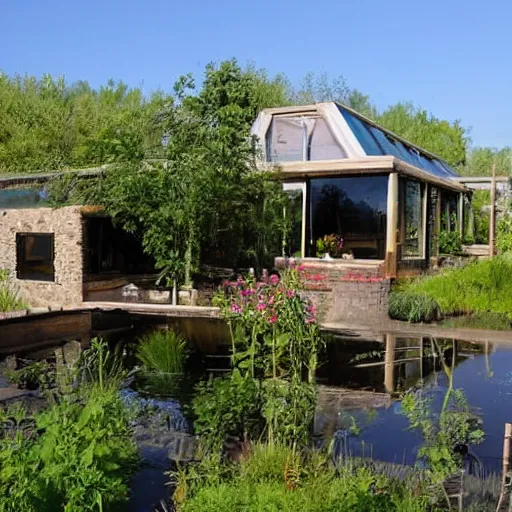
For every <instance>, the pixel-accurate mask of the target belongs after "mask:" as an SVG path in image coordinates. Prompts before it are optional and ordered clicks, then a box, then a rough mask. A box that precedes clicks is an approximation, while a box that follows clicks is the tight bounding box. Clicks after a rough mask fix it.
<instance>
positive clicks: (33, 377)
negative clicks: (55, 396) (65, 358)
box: [4, 361, 55, 391]
mask: <svg viewBox="0 0 512 512" xmlns="http://www.w3.org/2000/svg"><path fill="white" fill-rule="evenodd" d="M4 374H5V376H6V377H7V379H8V380H9V382H11V383H13V384H16V385H17V386H18V387H19V388H28V389H36V388H39V389H40V390H41V391H46V390H48V389H50V388H51V387H53V386H54V385H55V369H54V368H52V367H50V365H49V364H48V363H46V362H45V361H32V362H27V364H25V365H24V366H22V367H21V368H19V369H17V370H9V369H7V370H5V372H4Z"/></svg>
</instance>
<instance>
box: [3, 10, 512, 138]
mask: <svg viewBox="0 0 512 512" xmlns="http://www.w3.org/2000/svg"><path fill="white" fill-rule="evenodd" d="M511 19H512V1H511V0H487V1H486V2H483V1H482V0H464V1H462V0H422V1H418V0H357V1H355V0H354V1H346V0H315V1H306V0H258V1H248V0H237V1H236V0H210V1H207V0H188V1H180V2H176V1H174V0H167V1H164V0H145V1H137V0H123V1H120V0H103V1H100V0H87V1H84V0H0V69H1V70H3V71H4V72H5V73H7V74H15V73H20V74H25V73H28V74H30V75H36V76H40V75H41V74H43V73H51V74H52V75H64V76H65V77H66V79H67V80H69V81H71V82H74V81H77V80H87V81H89V82H90V83H91V84H92V85H93V86H99V85H101V84H103V83H105V82H106V81H107V80H108V79H109V78H114V79H120V80H123V81H124V82H126V83H128V84H129V85H132V86H142V87H143V88H144V90H145V91H147V92H150V91H152V90H155V89H158V88H162V89H164V90H171V88H172V84H173V83H174V80H175V79H176V78H177V77H178V76H180V75H182V74H185V73H188V72H192V73H194V74H195V75H197V76H198V77H200V76H201V74H202V71H203V70H204V67H205V65H206V64H208V63H209V62H212V61H213V62H218V61H220V60H224V59H229V58H232V57H236V58H237V59H238V60H239V62H240V63H242V64H245V63H248V62H251V63H254V64H255V65H256V66H257V67H260V68H265V69H267V70H268V72H269V73H270V74H275V73H279V72H283V73H285V74H286V75H287V76H288V77H289V78H290V80H291V81H292V83H294V84H295V85H298V84H299V83H300V81H301V78H303V77H304V75H305V74H306V73H308V72H315V73H318V74H320V73H328V74H329V75H330V76H331V77H333V78H334V77H338V76H340V75H342V76H343V77H344V78H345V79H346V80H347V83H348V85H349V86H350V87H353V88H357V89H359V90H360V91H362V92H364V93H365V94H368V95H369V96H370V97H371V99H372V101H373V102H374V103H375V104H376V105H377V107H378V108H379V109H384V108H385V107H387V106H388V105H391V104H393V103H396V102H398V101H413V102H414V103H415V104H416V105H418V106H421V107H423V108H425V109H426V110H428V111H429V112H431V113H432V114H434V115H435V116H437V117H440V118H444V119H449V120H451V121H453V120H456V119H458V120H460V121H461V122H462V124H463V126H465V127H468V128H470V129H471V131H470V135H471V138H472V140H473V144H474V145H484V146H495V147H502V146H506V145H512V124H511V123H510V119H512V101H511V98H510V96H511V82H512V65H511V64H510V50H511V49H512V30H511V28H510V27H511V25H510V20H511ZM0 122H1V120H0Z"/></svg>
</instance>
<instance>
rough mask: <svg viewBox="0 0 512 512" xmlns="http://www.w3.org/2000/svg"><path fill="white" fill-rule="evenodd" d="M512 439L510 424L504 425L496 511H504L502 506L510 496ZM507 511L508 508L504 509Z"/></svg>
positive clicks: (511, 426) (511, 424) (511, 425)
mask: <svg viewBox="0 0 512 512" xmlns="http://www.w3.org/2000/svg"><path fill="white" fill-rule="evenodd" d="M511 437H512V423H505V436H504V438H503V466H502V473H501V492H500V498H499V500H498V506H497V507H496V511H497V512H499V511H501V510H505V507H504V505H505V504H506V503H507V501H508V500H507V498H508V496H509V494H510V489H509V485H508V483H509V480H510V479H509V471H510V438H511ZM506 509H507V510H509V508H508V506H507V507H506Z"/></svg>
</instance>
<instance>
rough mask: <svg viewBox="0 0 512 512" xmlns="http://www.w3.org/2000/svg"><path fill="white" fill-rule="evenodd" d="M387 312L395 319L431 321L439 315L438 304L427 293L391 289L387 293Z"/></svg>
mask: <svg viewBox="0 0 512 512" xmlns="http://www.w3.org/2000/svg"><path fill="white" fill-rule="evenodd" d="M388 313H389V316H390V317H391V318H394V319H395V320H404V321H406V322H431V321H432V320H436V319H437V317H438V316H439V305H438V303H437V301H436V300H435V299H433V298H432V297H429V296H428V295H423V294H419V293H413V292H408V291H405V292H401V291H393V292H391V294H390V295H389V305H388Z"/></svg>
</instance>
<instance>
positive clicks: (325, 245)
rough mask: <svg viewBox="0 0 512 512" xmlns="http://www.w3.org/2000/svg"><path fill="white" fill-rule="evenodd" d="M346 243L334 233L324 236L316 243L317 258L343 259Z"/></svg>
mask: <svg viewBox="0 0 512 512" xmlns="http://www.w3.org/2000/svg"><path fill="white" fill-rule="evenodd" d="M343 246H344V241H343V238H342V237H341V235H336V234H334V233H332V234H330V235H324V236H323V237H322V238H319V239H318V240H317V241H316V255H317V258H325V259H331V258H341V257H342V256H343Z"/></svg>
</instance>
